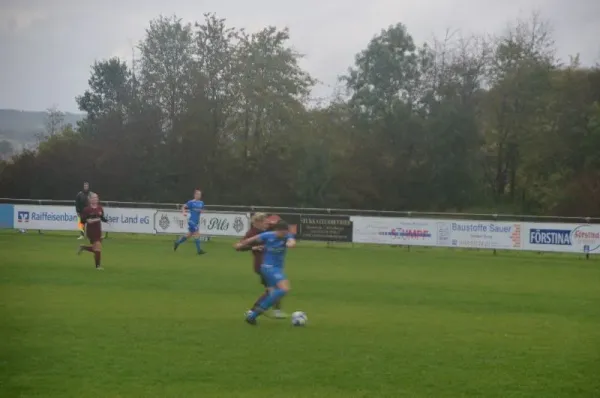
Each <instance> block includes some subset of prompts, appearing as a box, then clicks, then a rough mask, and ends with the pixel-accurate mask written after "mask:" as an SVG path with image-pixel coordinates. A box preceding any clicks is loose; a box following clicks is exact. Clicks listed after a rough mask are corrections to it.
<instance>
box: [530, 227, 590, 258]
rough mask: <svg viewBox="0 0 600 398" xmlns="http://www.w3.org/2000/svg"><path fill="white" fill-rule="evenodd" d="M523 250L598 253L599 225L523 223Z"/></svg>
mask: <svg viewBox="0 0 600 398" xmlns="http://www.w3.org/2000/svg"><path fill="white" fill-rule="evenodd" d="M523 232H524V234H525V239H523V241H524V242H523V249H524V250H534V251H540V252H564V253H590V254H599V253H600V225H598V224H593V225H590V224H559V223H523Z"/></svg>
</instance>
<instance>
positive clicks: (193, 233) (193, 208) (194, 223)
mask: <svg viewBox="0 0 600 398" xmlns="http://www.w3.org/2000/svg"><path fill="white" fill-rule="evenodd" d="M203 209H204V202H203V201H202V191H200V190H199V189H196V190H195V191H194V199H192V200H189V201H188V202H187V203H186V204H185V205H183V209H182V211H183V214H184V216H185V213H186V212H187V213H188V233H187V234H186V235H183V236H181V237H180V238H179V239H177V240H176V241H175V243H174V244H173V250H177V248H178V247H179V245H180V244H182V243H183V242H185V241H186V240H188V239H189V238H191V237H193V238H194V241H195V242H196V251H197V252H198V254H205V253H206V252H205V251H204V250H202V248H201V247H200V214H202V210H203Z"/></svg>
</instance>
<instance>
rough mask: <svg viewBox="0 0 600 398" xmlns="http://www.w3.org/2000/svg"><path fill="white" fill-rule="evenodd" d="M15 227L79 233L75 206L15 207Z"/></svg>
mask: <svg viewBox="0 0 600 398" xmlns="http://www.w3.org/2000/svg"><path fill="white" fill-rule="evenodd" d="M14 226H15V228H18V229H39V230H54V231H77V213H76V212H75V206H73V207H69V206H30V205H15V206H14Z"/></svg>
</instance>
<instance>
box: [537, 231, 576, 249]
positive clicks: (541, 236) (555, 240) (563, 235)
mask: <svg viewBox="0 0 600 398" xmlns="http://www.w3.org/2000/svg"><path fill="white" fill-rule="evenodd" d="M529 243H531V244H533V245H558V246H571V230H568V229H530V230H529Z"/></svg>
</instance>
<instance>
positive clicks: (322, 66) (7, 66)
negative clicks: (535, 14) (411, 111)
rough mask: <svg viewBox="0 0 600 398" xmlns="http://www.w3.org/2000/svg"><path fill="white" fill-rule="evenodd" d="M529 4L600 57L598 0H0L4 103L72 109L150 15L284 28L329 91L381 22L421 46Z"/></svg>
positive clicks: (571, 49)
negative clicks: (96, 68) (98, 64)
mask: <svg viewBox="0 0 600 398" xmlns="http://www.w3.org/2000/svg"><path fill="white" fill-rule="evenodd" d="M534 10H537V11H540V12H541V14H542V17H543V18H544V19H546V20H548V21H550V22H551V23H552V24H553V26H554V37H555V40H556V44H557V47H558V54H559V56H560V57H561V58H562V59H565V60H568V56H569V55H572V54H577V53H579V54H580V56H581V60H582V61H583V63H584V64H587V65H592V64H595V63H596V62H599V61H600V0H545V1H544V0H520V1H518V0H504V1H498V0H368V1H358V0H356V1H352V0H346V1H342V0H327V1H326V0H320V1H317V0H304V1H289V0H288V1H284V0H279V1H275V0H254V1H249V0H221V1H216V0H168V1H164V0H145V1H142V0H129V1H127V0H103V1H96V0H45V1H44V0H0V54H1V58H0V59H1V61H0V68H1V69H0V108H13V109H25V110H44V109H46V108H48V107H50V106H53V105H56V106H58V107H59V108H60V109H62V110H64V111H71V112H73V111H77V105H76V103H75V96H77V95H80V94H82V93H83V92H84V90H85V89H86V88H87V79H88V77H89V73H90V66H91V65H92V63H93V62H94V60H100V59H104V58H108V57H111V56H114V55H118V56H121V57H125V58H126V59H127V60H129V59H130V58H131V48H132V46H134V45H135V44H137V42H138V41H139V40H140V39H142V38H143V37H144V33H145V32H144V30H145V28H146V27H147V26H148V22H149V21H150V20H151V19H153V18H155V17H157V16H158V15H160V14H163V15H167V16H170V15H173V14H176V15H177V16H179V17H181V18H183V20H184V21H194V20H202V19H203V15H202V14H203V13H205V12H215V13H217V15H218V16H219V17H221V18H226V19H227V21H228V23H229V24H230V25H231V26H235V27H244V28H246V29H247V30H250V31H252V30H258V29H260V28H262V27H265V26H267V25H275V26H277V27H281V28H283V27H285V26H287V27H289V28H290V31H291V37H292V40H291V43H292V45H293V46H294V47H295V48H296V49H297V50H299V51H300V52H302V53H304V54H306V58H305V60H304V61H303V63H302V65H303V67H305V68H306V69H307V70H308V71H309V72H310V73H311V74H312V75H313V76H314V77H316V78H317V79H319V80H321V81H323V82H324V83H325V84H323V85H319V86H318V87H317V88H316V89H315V90H314V92H313V94H314V96H316V97H327V96H329V95H330V94H331V92H332V88H331V86H333V85H335V84H336V78H337V76H339V75H340V74H343V73H344V72H345V71H346V70H347V68H348V67H349V66H351V64H352V62H353V59H354V55H355V54H356V53H357V52H359V51H361V50H362V49H363V48H365V47H366V45H367V44H368V42H369V40H370V39H371V38H372V37H373V36H374V35H375V34H377V33H379V32H380V31H381V29H383V28H386V27H388V26H389V25H391V24H394V23H396V22H402V23H404V24H405V25H406V26H407V28H408V31H409V33H410V34H411V35H412V36H413V38H414V39H415V41H416V43H417V44H421V43H423V42H425V41H431V39H432V38H433V37H434V36H439V37H441V36H443V35H444V33H445V32H446V30H447V29H452V30H457V29H458V30H460V32H461V33H463V34H464V35H468V34H472V33H490V34H492V33H499V32H502V31H503V30H504V29H505V28H506V26H507V24H508V23H509V22H512V21H514V20H516V19H517V18H519V17H522V18H526V17H528V16H529V15H530V13H531V12H532V11H534Z"/></svg>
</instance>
